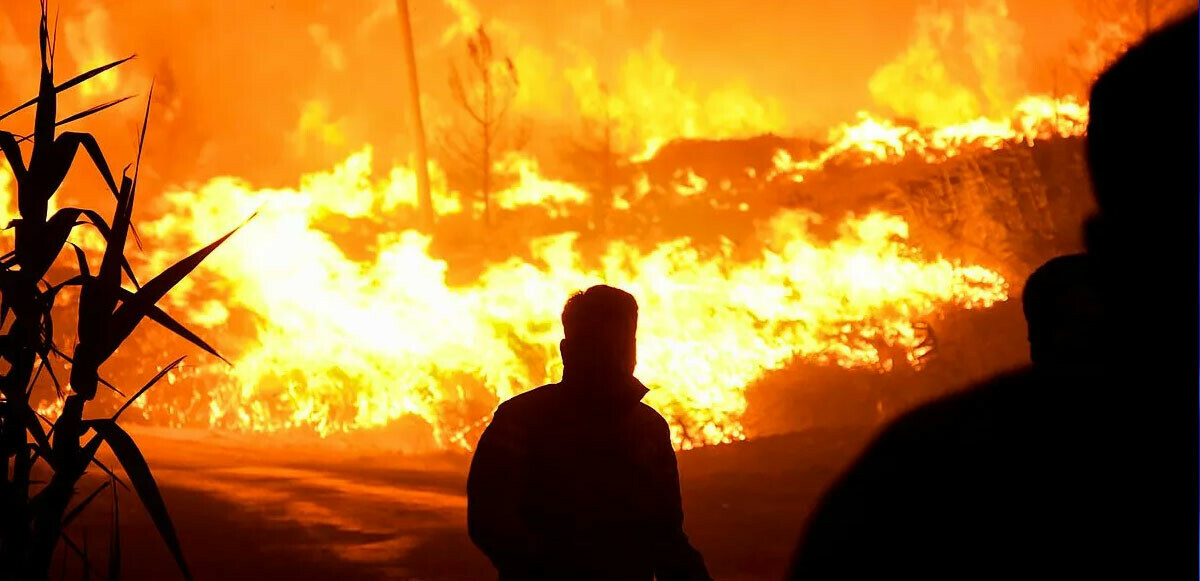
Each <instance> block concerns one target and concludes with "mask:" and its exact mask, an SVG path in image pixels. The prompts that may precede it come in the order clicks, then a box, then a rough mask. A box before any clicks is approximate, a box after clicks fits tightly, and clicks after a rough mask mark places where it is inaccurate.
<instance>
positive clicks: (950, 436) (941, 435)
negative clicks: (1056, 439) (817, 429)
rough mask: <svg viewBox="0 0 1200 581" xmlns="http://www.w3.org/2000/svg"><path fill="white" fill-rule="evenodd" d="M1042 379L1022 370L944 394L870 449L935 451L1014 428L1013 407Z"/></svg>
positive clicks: (885, 433)
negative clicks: (999, 430) (1000, 430)
mask: <svg viewBox="0 0 1200 581" xmlns="http://www.w3.org/2000/svg"><path fill="white" fill-rule="evenodd" d="M1037 383H1038V380H1037V377H1036V376H1035V374H1034V373H1033V372H1032V371H1030V370H1029V369H1019V370H1015V371H1010V372H1006V373H1002V374H1000V375H997V376H994V377H991V378H989V379H986V380H983V381H981V382H979V383H976V384H974V385H973V386H971V387H969V388H967V389H964V390H961V391H957V392H955V393H951V394H949V395H945V396H942V397H939V398H937V399H935V400H933V401H930V402H927V403H924V404H922V405H920V406H917V407H916V408H914V409H912V410H910V411H908V412H905V413H904V414H901V415H900V416H899V417H898V418H896V419H895V420H893V421H891V422H890V423H889V424H888V425H887V426H886V427H885V428H884V429H883V430H882V431H881V432H880V433H879V436H878V437H876V438H875V440H874V441H873V443H872V444H871V445H870V447H869V448H870V449H871V450H876V451H879V452H885V453H886V454H888V455H891V454H896V453H903V452H904V451H906V450H907V451H912V452H915V453H921V454H924V453H935V454H936V453H937V452H938V451H940V450H941V449H942V448H944V447H946V446H951V447H955V446H959V445H965V444H967V443H968V442H970V441H971V440H974V439H975V437H973V436H987V435H989V433H990V432H991V431H993V430H995V429H1008V428H1011V427H1012V425H1011V424H1012V422H1013V419H1014V418H1013V411H1014V410H1016V411H1017V412H1018V413H1019V412H1020V408H1021V407H1022V406H1028V405H1030V403H1031V402H1029V401H1028V397H1027V394H1029V392H1030V390H1031V389H1035V388H1036V384H1037Z"/></svg>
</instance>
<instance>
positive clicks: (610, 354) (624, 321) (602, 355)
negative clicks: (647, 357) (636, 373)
mask: <svg viewBox="0 0 1200 581" xmlns="http://www.w3.org/2000/svg"><path fill="white" fill-rule="evenodd" d="M637 317H638V305H637V300H636V299H634V298H633V295H631V294H629V293H627V292H625V291H623V290H620V289H616V288H613V287H611V286H605V285H597V286H593V287H591V288H589V289H587V290H586V291H583V292H579V293H575V294H574V295H572V296H571V298H570V299H568V300H567V305H566V306H565V307H563V313H562V322H563V331H564V333H563V334H564V335H565V337H564V338H563V340H562V343H560V344H559V347H560V349H561V350H562V358H563V367H564V377H567V376H570V377H572V378H580V379H585V378H590V379H612V378H618V377H631V376H632V375H633V369H634V367H635V366H636V365H637Z"/></svg>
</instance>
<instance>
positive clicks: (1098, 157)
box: [1087, 13, 1198, 296]
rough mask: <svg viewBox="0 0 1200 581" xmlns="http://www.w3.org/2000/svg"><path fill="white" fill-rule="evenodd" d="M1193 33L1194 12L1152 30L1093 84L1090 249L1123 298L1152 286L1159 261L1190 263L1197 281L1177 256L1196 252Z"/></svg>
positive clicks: (1195, 36)
mask: <svg viewBox="0 0 1200 581" xmlns="http://www.w3.org/2000/svg"><path fill="white" fill-rule="evenodd" d="M1197 27H1198V22H1197V17H1196V14H1195V13H1193V14H1191V15H1190V16H1188V17H1187V18H1184V19H1182V20H1180V21H1177V22H1175V23H1173V24H1170V25H1168V26H1165V27H1163V28H1162V29H1160V30H1157V31H1155V32H1154V33H1152V34H1150V35H1149V36H1148V37H1146V39H1145V40H1144V41H1142V42H1141V43H1139V44H1137V45H1136V46H1134V47H1133V48H1130V49H1129V50H1128V51H1127V52H1126V53H1125V54H1124V55H1123V56H1122V57H1121V58H1120V59H1118V60H1117V61H1116V62H1115V63H1113V65H1112V66H1111V67H1109V68H1108V69H1107V70H1106V71H1104V73H1103V74H1101V75H1100V77H1099V78H1098V79H1097V80H1096V82H1095V84H1094V85H1093V86H1092V92H1091V99H1090V111H1089V121H1088V132H1087V159H1088V166H1089V169H1090V171H1091V177H1092V188H1093V191H1094V192H1095V195H1096V202H1097V205H1098V206H1099V209H1100V213H1099V216H1097V217H1096V218H1094V219H1093V220H1092V221H1090V223H1089V224H1088V232H1087V238H1088V251H1089V253H1091V254H1093V255H1094V256H1095V257H1096V258H1097V259H1098V261H1099V262H1098V265H1099V266H1100V267H1102V269H1103V270H1104V271H1105V275H1106V277H1107V278H1108V279H1109V280H1108V281H1106V282H1107V284H1111V285H1113V286H1126V287H1127V288H1125V289H1123V291H1124V292H1134V293H1137V292H1140V291H1145V290H1149V289H1151V288H1152V287H1153V286H1155V285H1151V284H1150V283H1149V281H1148V280H1143V279H1145V278H1146V275H1148V274H1150V275H1152V273H1153V268H1152V265H1155V264H1157V263H1159V262H1160V261H1157V260H1153V259H1152V255H1154V254H1160V255H1161V254H1170V255H1172V256H1175V257H1176V258H1177V259H1178V263H1179V264H1184V263H1185V262H1186V264H1187V267H1188V270H1189V271H1190V272H1189V273H1188V274H1187V276H1188V278H1189V279H1191V282H1192V283H1194V282H1195V276H1194V275H1193V273H1194V272H1195V271H1194V270H1191V269H1192V267H1194V265H1195V260H1194V259H1193V260H1185V259H1184V256H1180V255H1179V253H1180V252H1188V253H1189V254H1190V255H1191V256H1195V254H1194V253H1195V251H1196V238H1195V235H1196V234H1195V233H1196V211H1197V185H1198V182H1197V172H1196V160H1197V152H1198V149H1197V142H1198V138H1197V130H1196V127H1197V106H1198V105H1197V101H1198V92H1197V81H1198V76H1197V62H1198V61H1197V45H1198V34H1197ZM1181 272H1182V271H1181ZM1166 274H1169V273H1166ZM1160 282H1161V281H1160ZM1167 286H1169V285H1167ZM1180 290H1183V289H1180ZM1183 294H1191V295H1193V296H1194V294H1195V293H1194V292H1191V293H1183Z"/></svg>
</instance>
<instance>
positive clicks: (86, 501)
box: [62, 480, 109, 528]
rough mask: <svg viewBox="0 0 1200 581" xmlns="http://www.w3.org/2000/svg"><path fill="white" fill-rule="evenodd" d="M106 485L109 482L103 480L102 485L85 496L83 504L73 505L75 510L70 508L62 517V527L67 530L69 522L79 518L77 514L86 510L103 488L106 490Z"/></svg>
mask: <svg viewBox="0 0 1200 581" xmlns="http://www.w3.org/2000/svg"><path fill="white" fill-rule="evenodd" d="M108 485H109V482H108V481H107V480H105V481H104V484H101V485H100V486H98V487H97V488H96V489H95V490H93V491H92V493H91V494H89V495H87V498H85V499H83V502H80V503H79V504H77V505H75V508H72V509H71V510H70V511H68V512H67V514H66V515H64V516H63V520H62V527H63V528H67V525H69V524H71V521H73V520H75V517H77V516H79V513H81V512H83V509H84V508H87V505H88V504H89V503H91V502H92V500H93V499H95V498H96V496H97V495H98V494H100V493H101V492H103V491H104V489H105V488H108Z"/></svg>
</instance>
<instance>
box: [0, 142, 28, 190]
mask: <svg viewBox="0 0 1200 581" xmlns="http://www.w3.org/2000/svg"><path fill="white" fill-rule="evenodd" d="M0 149H3V150H4V158H5V159H7V160H8V165H9V167H11V168H12V172H13V177H15V178H17V183H20V182H23V181H25V176H26V174H27V173H28V170H26V168H25V160H24V159H23V158H22V157H21V146H20V145H18V144H17V139H16V138H15V137H13V134H12V133H9V132H7V131H0Z"/></svg>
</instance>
